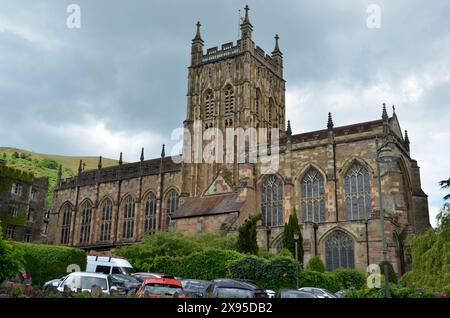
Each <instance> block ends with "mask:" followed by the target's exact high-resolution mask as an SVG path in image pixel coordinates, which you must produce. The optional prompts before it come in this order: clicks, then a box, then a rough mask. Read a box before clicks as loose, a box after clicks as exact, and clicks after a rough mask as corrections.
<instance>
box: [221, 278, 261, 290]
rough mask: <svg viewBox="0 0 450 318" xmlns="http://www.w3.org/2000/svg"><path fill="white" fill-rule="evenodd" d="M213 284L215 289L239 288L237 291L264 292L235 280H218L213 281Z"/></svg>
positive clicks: (257, 287)
mask: <svg viewBox="0 0 450 318" xmlns="http://www.w3.org/2000/svg"><path fill="white" fill-rule="evenodd" d="M213 283H214V284H215V285H216V286H217V287H219V288H220V287H221V288H239V289H248V290H258V289H261V290H264V289H263V288H260V287H259V286H256V285H254V284H252V283H248V282H244V281H240V280H235V279H228V278H220V279H215V280H213Z"/></svg>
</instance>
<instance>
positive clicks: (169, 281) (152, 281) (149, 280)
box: [144, 277, 183, 287]
mask: <svg viewBox="0 0 450 318" xmlns="http://www.w3.org/2000/svg"><path fill="white" fill-rule="evenodd" d="M147 284H166V285H174V286H178V287H182V286H183V285H182V284H181V282H180V281H178V280H176V279H173V278H156V277H155V278H146V279H144V285H147Z"/></svg>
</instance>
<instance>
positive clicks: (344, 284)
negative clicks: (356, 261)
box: [333, 268, 367, 289]
mask: <svg viewBox="0 0 450 318" xmlns="http://www.w3.org/2000/svg"><path fill="white" fill-rule="evenodd" d="M333 274H334V276H336V278H337V279H338V281H339V285H340V286H341V288H342V289H348V288H352V287H353V288H357V289H360V288H363V287H364V286H366V283H367V279H366V276H365V275H364V274H363V273H361V272H358V271H357V270H354V269H344V268H340V269H337V270H335V271H334V272H333Z"/></svg>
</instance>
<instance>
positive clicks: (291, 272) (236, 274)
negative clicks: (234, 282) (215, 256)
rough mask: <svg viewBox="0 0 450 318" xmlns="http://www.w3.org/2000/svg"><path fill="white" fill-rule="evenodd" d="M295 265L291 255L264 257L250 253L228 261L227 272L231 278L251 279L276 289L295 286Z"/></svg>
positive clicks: (262, 285) (263, 285) (265, 286)
mask: <svg viewBox="0 0 450 318" xmlns="http://www.w3.org/2000/svg"><path fill="white" fill-rule="evenodd" d="M295 266H296V262H295V260H294V259H292V257H285V256H274V257H272V258H270V259H264V258H262V257H257V256H253V255H251V256H246V257H243V258H241V259H239V260H236V261H234V262H232V263H230V266H229V273H230V277H231V278H235V279H248V280H252V281H254V282H256V283H257V284H258V285H260V286H261V287H264V288H269V289H273V290H278V289H280V288H294V287H295V286H296V278H295V277H296V275H297V273H296V267H295Z"/></svg>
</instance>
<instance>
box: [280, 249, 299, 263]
mask: <svg viewBox="0 0 450 318" xmlns="http://www.w3.org/2000/svg"><path fill="white" fill-rule="evenodd" d="M278 256H285V257H290V258H294V255H292V252H291V251H290V250H288V249H287V248H283V249H282V250H281V251H280V253H278ZM299 260H300V259H299Z"/></svg>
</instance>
